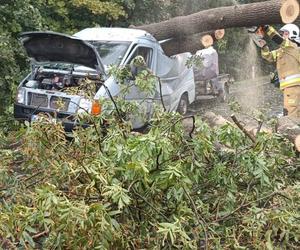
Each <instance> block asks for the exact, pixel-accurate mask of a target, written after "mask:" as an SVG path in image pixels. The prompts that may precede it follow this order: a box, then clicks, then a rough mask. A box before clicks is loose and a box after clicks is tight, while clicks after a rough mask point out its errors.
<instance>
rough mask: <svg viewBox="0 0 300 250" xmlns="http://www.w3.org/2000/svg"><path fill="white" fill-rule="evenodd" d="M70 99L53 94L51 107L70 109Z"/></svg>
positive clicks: (61, 109)
mask: <svg viewBox="0 0 300 250" xmlns="http://www.w3.org/2000/svg"><path fill="white" fill-rule="evenodd" d="M69 103H70V99H68V98H61V97H57V96H52V97H51V99H50V108H52V109H58V110H60V111H68V107H69Z"/></svg>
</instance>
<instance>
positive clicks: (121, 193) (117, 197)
mask: <svg viewBox="0 0 300 250" xmlns="http://www.w3.org/2000/svg"><path fill="white" fill-rule="evenodd" d="M127 193H128V191H127V190H126V189H124V188H122V187H121V186H119V185H117V184H113V185H112V186H107V187H106V188H105V190H104V193H103V195H104V196H107V197H109V198H111V199H112V201H113V202H114V203H117V205H118V209H119V210H122V209H123V208H124V207H125V206H127V205H129V204H130V201H131V198H130V197H129V196H128V195H127Z"/></svg>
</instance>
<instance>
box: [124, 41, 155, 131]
mask: <svg viewBox="0 0 300 250" xmlns="http://www.w3.org/2000/svg"><path fill="white" fill-rule="evenodd" d="M137 56H142V57H143V58H144V61H145V63H146V67H147V68H148V69H149V70H151V71H153V68H154V61H153V58H154V49H153V48H152V47H150V46H147V45H141V44H139V45H136V46H135V47H134V48H133V50H132V52H131V53H130V55H129V57H128V60H126V64H127V65H130V64H131V63H132V60H133V59H134V58H136V57H137ZM136 73H137V74H138V73H139V72H136ZM127 84H128V90H127V94H126V95H125V99H126V100H127V101H131V102H136V103H137V104H138V107H139V110H138V112H137V113H135V114H131V117H130V118H131V121H132V124H133V127H134V128H139V127H142V126H143V125H145V124H146V123H147V121H148V120H149V119H150V117H151V114H152V108H153V98H154V94H153V95H152V94H149V93H147V92H144V91H142V90H141V89H140V88H139V87H138V86H136V85H135V84H134V79H132V80H129V81H128V82H127Z"/></svg>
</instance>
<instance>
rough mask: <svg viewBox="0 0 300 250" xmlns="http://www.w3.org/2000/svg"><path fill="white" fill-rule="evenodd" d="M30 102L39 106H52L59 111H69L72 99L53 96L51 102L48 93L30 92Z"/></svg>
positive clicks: (51, 107)
mask: <svg viewBox="0 0 300 250" xmlns="http://www.w3.org/2000/svg"><path fill="white" fill-rule="evenodd" d="M28 104H29V105H31V106H34V107H37V108H50V109H55V110H59V111H68V107H69V104H70V99H69V98H63V97H58V96H51V97H50V102H49V99H48V96H47V95H44V94H37V93H28Z"/></svg>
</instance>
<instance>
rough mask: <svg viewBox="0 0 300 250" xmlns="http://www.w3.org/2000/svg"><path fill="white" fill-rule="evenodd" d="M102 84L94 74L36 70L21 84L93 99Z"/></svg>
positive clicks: (99, 78)
mask: <svg viewBox="0 0 300 250" xmlns="http://www.w3.org/2000/svg"><path fill="white" fill-rule="evenodd" d="M102 83H103V80H102V79H101V77H100V76H99V75H96V74H88V73H84V74H83V73H80V74H79V73H78V74H76V72H62V71H48V70H46V71H44V70H37V71H36V72H35V73H33V74H31V76H30V77H29V78H28V79H27V80H26V81H25V82H24V83H23V86H24V87H26V88H32V89H41V90H51V91H60V92H64V93H66V94H70V95H81V96H84V97H93V96H94V95H95V93H96V92H97V91H98V89H99V88H100V87H101V85H102Z"/></svg>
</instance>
